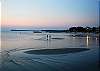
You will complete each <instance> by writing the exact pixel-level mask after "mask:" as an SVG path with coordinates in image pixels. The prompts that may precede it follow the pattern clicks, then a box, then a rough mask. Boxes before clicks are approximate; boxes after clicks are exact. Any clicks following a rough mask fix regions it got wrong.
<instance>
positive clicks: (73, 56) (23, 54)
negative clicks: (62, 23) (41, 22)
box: [0, 32, 99, 71]
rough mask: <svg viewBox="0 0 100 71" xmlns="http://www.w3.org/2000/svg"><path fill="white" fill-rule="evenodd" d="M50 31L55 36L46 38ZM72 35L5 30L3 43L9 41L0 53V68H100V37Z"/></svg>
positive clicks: (30, 70)
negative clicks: (49, 38)
mask: <svg viewBox="0 0 100 71" xmlns="http://www.w3.org/2000/svg"><path fill="white" fill-rule="evenodd" d="M5 34H6V35H5ZM47 34H48V35H51V38H53V39H51V40H46V38H45V37H46V35H47ZM72 35H74V34H73V33H72V34H71V33H36V34H34V33H31V32H6V33H4V34H2V44H3V43H5V44H6V45H2V52H1V53H0V54H1V58H0V62H1V64H0V66H1V67H0V70H1V71H99V38H98V37H96V36H94V35H95V34H94V35H93V34H92V35H93V36H89V35H88V38H87V36H84V37H82V36H72ZM54 38H55V39H54ZM59 38H63V39H59Z"/></svg>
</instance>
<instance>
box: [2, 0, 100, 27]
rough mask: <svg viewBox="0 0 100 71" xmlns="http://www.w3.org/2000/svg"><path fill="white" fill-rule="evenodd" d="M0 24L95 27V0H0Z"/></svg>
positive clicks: (96, 22)
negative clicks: (0, 5) (0, 4)
mask: <svg viewBox="0 0 100 71" xmlns="http://www.w3.org/2000/svg"><path fill="white" fill-rule="evenodd" d="M1 1H2V2H1V3H2V7H1V8H2V10H1V14H2V15H1V22H2V23H1V25H2V26H10V27H27V28H29V27H33V28H59V29H63V28H68V27H72V26H98V25H99V23H98V21H99V12H98V10H99V5H98V0H1Z"/></svg>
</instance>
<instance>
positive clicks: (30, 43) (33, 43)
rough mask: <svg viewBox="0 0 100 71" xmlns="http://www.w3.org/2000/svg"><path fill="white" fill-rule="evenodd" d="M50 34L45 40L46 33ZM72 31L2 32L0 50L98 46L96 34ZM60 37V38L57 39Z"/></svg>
mask: <svg viewBox="0 0 100 71" xmlns="http://www.w3.org/2000/svg"><path fill="white" fill-rule="evenodd" d="M47 34H49V35H51V38H55V39H50V40H46V35H47ZM71 35H75V34H72V33H32V32H12V31H8V32H2V33H1V39H2V40H1V44H2V45H1V47H2V50H11V49H16V48H18V49H26V48H34V49H42V48H96V47H99V38H98V36H97V35H96V34H89V35H86V34H85V35H86V36H84V37H81V36H78V37H77V36H76V37H73V36H71ZM59 38H61V39H59Z"/></svg>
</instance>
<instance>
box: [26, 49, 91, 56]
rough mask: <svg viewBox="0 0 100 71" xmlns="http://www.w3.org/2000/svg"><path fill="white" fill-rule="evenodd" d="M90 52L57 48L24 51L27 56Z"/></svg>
mask: <svg viewBox="0 0 100 71" xmlns="http://www.w3.org/2000/svg"><path fill="white" fill-rule="evenodd" d="M87 50H90V49H88V48H59V49H41V50H29V51H25V53H27V54H38V55H53V54H68V53H77V52H82V51H87Z"/></svg>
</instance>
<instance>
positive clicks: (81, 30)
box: [67, 26, 100, 33]
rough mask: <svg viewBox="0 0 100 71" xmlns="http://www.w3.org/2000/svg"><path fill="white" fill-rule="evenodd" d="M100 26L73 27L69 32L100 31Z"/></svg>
mask: <svg viewBox="0 0 100 71" xmlns="http://www.w3.org/2000/svg"><path fill="white" fill-rule="evenodd" d="M99 30H100V26H99V27H92V28H91V27H85V28H84V27H71V28H69V30H67V32H84V33H85V32H88V33H99V32H100V31H99Z"/></svg>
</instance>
